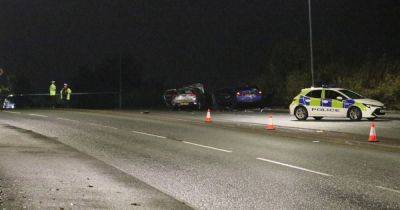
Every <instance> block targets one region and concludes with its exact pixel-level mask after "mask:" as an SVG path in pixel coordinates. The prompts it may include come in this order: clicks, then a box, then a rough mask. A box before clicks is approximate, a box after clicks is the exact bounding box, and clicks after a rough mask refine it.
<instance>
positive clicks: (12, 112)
mask: <svg viewBox="0 0 400 210" xmlns="http://www.w3.org/2000/svg"><path fill="white" fill-rule="evenodd" d="M5 112H7V113H11V114H21V112H14V111H5Z"/></svg>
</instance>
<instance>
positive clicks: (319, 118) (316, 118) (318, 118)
mask: <svg viewBox="0 0 400 210" xmlns="http://www.w3.org/2000/svg"><path fill="white" fill-rule="evenodd" d="M322 118H323V117H314V119H315V120H321V119H322Z"/></svg>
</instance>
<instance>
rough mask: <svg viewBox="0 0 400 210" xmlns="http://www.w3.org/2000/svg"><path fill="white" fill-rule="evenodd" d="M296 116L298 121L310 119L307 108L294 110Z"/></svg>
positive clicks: (300, 107)
mask: <svg viewBox="0 0 400 210" xmlns="http://www.w3.org/2000/svg"><path fill="white" fill-rule="evenodd" d="M294 115H295V116H296V118H297V119H298V120H306V119H307V117H308V112H307V109H306V108H304V107H302V106H299V107H297V108H296V109H295V110H294Z"/></svg>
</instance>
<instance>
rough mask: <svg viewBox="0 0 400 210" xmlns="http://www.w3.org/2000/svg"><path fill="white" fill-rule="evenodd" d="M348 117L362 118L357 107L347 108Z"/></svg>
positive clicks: (352, 118) (351, 118)
mask: <svg viewBox="0 0 400 210" xmlns="http://www.w3.org/2000/svg"><path fill="white" fill-rule="evenodd" d="M349 118H350V120H354V121H355V120H361V118H362V113H361V110H360V109H359V108H357V107H352V108H350V110H349Z"/></svg>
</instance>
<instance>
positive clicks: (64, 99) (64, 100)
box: [49, 81, 72, 108]
mask: <svg viewBox="0 0 400 210" xmlns="http://www.w3.org/2000/svg"><path fill="white" fill-rule="evenodd" d="M71 94H72V90H71V88H70V87H69V86H68V84H67V83H64V87H63V88H62V89H61V90H60V100H61V105H62V106H63V107H66V108H68V107H69V106H70V102H71ZM49 95H50V105H51V107H52V108H55V107H56V105H57V86H56V81H51V84H50V87H49Z"/></svg>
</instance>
